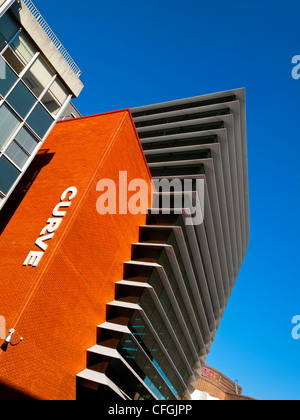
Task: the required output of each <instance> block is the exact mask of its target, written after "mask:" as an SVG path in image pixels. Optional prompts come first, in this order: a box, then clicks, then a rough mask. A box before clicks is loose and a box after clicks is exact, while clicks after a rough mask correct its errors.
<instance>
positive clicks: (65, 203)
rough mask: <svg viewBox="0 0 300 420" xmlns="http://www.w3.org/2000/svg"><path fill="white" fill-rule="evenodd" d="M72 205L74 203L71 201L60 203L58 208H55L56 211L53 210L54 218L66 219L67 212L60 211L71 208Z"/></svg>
mask: <svg viewBox="0 0 300 420" xmlns="http://www.w3.org/2000/svg"><path fill="white" fill-rule="evenodd" d="M71 204H72V202H71V201H69V202H65V201H64V202H63V203H59V204H57V206H56V207H55V209H54V210H53V213H52V215H53V216H54V217H64V216H65V215H66V213H67V212H66V211H59V209H60V208H61V207H70V205H71Z"/></svg>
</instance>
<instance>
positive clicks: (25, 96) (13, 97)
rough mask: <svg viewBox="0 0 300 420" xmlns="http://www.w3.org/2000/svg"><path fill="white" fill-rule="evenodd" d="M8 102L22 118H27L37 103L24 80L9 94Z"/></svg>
mask: <svg viewBox="0 0 300 420" xmlns="http://www.w3.org/2000/svg"><path fill="white" fill-rule="evenodd" d="M7 102H8V103H9V104H10V105H11V106H12V107H13V108H14V109H15V110H16V111H17V113H18V114H19V115H20V116H21V117H22V118H25V117H26V115H27V114H28V112H29V111H30V109H31V108H32V107H33V105H34V104H35V102H36V99H35V97H34V96H33V95H32V93H30V92H29V90H28V89H27V87H26V86H25V85H24V84H23V83H22V82H19V83H18V84H17V86H16V87H15V88H14V90H13V91H12V92H11V94H10V95H9V96H8V98H7Z"/></svg>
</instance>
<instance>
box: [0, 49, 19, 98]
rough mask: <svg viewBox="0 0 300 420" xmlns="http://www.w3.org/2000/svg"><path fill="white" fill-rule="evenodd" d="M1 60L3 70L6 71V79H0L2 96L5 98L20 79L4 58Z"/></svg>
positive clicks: (0, 64) (0, 93) (0, 58)
mask: <svg viewBox="0 0 300 420" xmlns="http://www.w3.org/2000/svg"><path fill="white" fill-rule="evenodd" d="M0 60H1V63H0V66H1V70H2V69H3V70H4V71H5V77H4V78H3V79H2V78H1V77H0V95H2V96H5V95H6V94H7V93H8V91H9V90H10V89H11V87H12V86H13V84H14V83H15V82H16V81H17V79H18V78H17V76H16V75H15V73H14V72H13V71H12V70H11V69H10V67H9V66H8V65H7V64H6V63H5V62H4V60H3V58H2V57H0Z"/></svg>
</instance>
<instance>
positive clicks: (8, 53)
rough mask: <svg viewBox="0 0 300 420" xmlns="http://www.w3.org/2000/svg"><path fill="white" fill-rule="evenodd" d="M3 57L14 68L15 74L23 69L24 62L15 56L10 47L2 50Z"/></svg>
mask: <svg viewBox="0 0 300 420" xmlns="http://www.w3.org/2000/svg"><path fill="white" fill-rule="evenodd" d="M3 57H4V58H5V60H6V61H7V62H8V64H9V65H10V66H11V67H12V68H13V69H14V71H15V72H16V73H17V74H20V73H21V71H22V70H23V69H24V67H25V66H24V64H23V63H21V61H20V60H19V59H18V57H16V56H15V54H14V53H13V52H12V50H11V49H10V48H7V50H5V51H4V53H3Z"/></svg>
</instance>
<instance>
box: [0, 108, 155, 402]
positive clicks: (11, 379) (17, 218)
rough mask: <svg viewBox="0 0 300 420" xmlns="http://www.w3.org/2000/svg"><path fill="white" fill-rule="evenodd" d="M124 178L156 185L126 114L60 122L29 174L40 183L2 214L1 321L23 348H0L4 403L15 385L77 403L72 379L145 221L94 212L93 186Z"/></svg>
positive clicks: (17, 196)
mask: <svg viewBox="0 0 300 420" xmlns="http://www.w3.org/2000/svg"><path fill="white" fill-rule="evenodd" d="M119 171H128V179H129V180H130V179H134V178H142V179H144V180H146V181H147V183H148V185H149V187H150V184H151V177H150V173H149V170H148V167H147V164H146V161H145V157H144V155H143V152H142V149H141V145H140V143H139V140H138V137H137V134H136V131H135V128H134V125H133V122H132V118H131V115H130V112H129V111H120V112H116V113H108V114H103V115H97V116H93V117H86V118H80V119H76V120H71V121H66V122H62V123H58V124H57V125H56V127H55V129H54V130H53V132H52V133H51V135H50V136H49V138H48V139H47V140H46V142H45V144H44V145H43V150H41V152H40V153H39V155H38V156H37V157H36V158H35V160H34V162H33V164H32V166H31V168H30V170H29V174H30V176H33V175H34V176H35V177H36V178H35V180H34V182H33V183H31V180H30V179H29V178H30V177H29V176H28V175H27V178H26V176H25V178H24V180H23V181H21V186H20V188H19V191H18V192H16V194H14V195H13V196H12V198H11V199H10V200H9V202H8V203H7V205H6V206H5V209H4V211H3V215H2V221H1V222H0V233H1V232H2V234H1V236H0V262H1V264H0V270H1V273H0V291H1V292H0V293H1V295H0V296H1V297H0V315H3V316H4V317H5V318H6V324H7V330H8V329H10V328H15V329H16V334H15V336H14V337H13V342H15V341H16V340H18V339H19V338H20V337H21V336H23V337H24V341H23V342H22V343H21V344H20V345H18V346H17V347H8V349H7V351H6V352H4V351H1V350H0V398H5V392H6V391H5V389H8V387H10V388H12V389H13V390H18V391H20V392H23V393H24V394H25V395H30V396H32V397H34V398H36V399H47V400H66V399H67V400H72V399H75V376H76V374H77V373H79V372H80V371H82V370H83V369H84V368H85V367H86V350H87V348H89V347H91V346H93V345H94V344H95V338H96V326H97V325H99V324H100V323H102V322H104V321H105V314H106V303H107V302H109V301H111V300H113V299H114V290H115V289H114V284H115V282H116V281H119V280H121V279H122V276H123V263H124V262H125V261H127V260H129V259H130V257H131V243H133V242H136V241H137V240H138V231H139V229H138V227H139V225H140V224H144V223H145V215H137V216H133V215H130V214H128V215H105V216H100V215H99V214H98V213H97V211H96V201H97V198H98V197H99V195H100V193H99V192H97V191H96V185H97V182H98V181H99V180H100V179H104V178H109V179H114V180H116V183H117V184H118V176H119ZM28 182H29V186H28V185H27V183H28ZM30 184H31V185H30ZM73 186H75V187H76V188H77V189H78V194H77V196H76V197H75V198H74V199H73V201H72V205H71V207H70V208H68V209H63V210H65V211H66V216H65V217H64V219H63V221H62V223H61V225H60V227H59V228H58V230H57V231H56V232H55V235H54V238H53V239H52V240H50V241H48V242H46V243H47V245H48V249H47V250H46V252H45V254H44V256H43V258H42V260H41V262H40V264H39V265H38V267H36V268H33V267H30V266H28V267H24V266H23V263H24V261H25V258H26V257H27V255H28V253H29V252H30V251H34V250H35V251H40V250H39V249H38V248H37V247H36V246H35V245H34V244H35V241H36V239H37V238H38V237H39V234H40V232H41V230H42V229H43V228H44V227H45V226H46V222H47V220H48V219H49V218H51V217H52V211H53V209H54V207H55V206H56V205H57V204H58V203H59V202H60V197H61V194H62V193H63V192H64V191H65V190H66V189H67V188H68V187H73ZM24 189H25V192H24ZM149 190H150V188H149ZM23 195H24V198H23V200H22V201H21V203H20V204H19V206H18V205H17V203H18V200H20V197H23ZM149 198H150V196H149ZM14 208H16V211H15V212H14V214H13V215H12V214H11V213H12V212H13V209H14ZM6 387H7V388H6Z"/></svg>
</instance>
